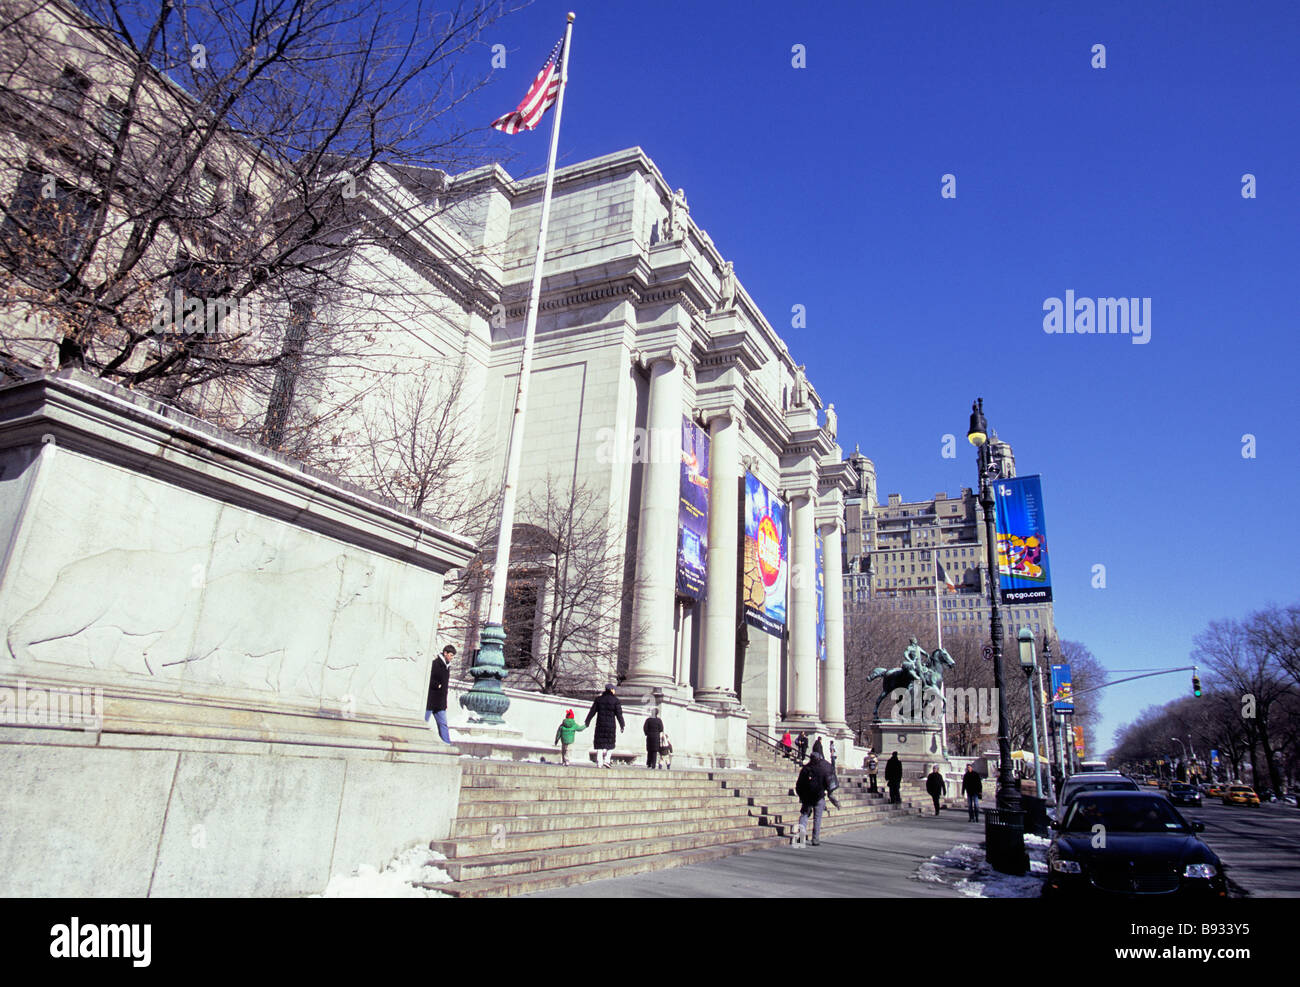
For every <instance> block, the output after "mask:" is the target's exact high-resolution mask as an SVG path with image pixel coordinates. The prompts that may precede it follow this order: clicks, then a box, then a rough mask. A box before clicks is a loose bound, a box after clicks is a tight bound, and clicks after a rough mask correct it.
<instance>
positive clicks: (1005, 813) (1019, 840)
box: [966, 398, 1027, 874]
mask: <svg viewBox="0 0 1300 987" xmlns="http://www.w3.org/2000/svg"><path fill="white" fill-rule="evenodd" d="M966 438H967V440H969V442H970V444H971V445H973V446H974V447H975V450H976V464H977V467H978V470H979V484H980V487H979V489H980V506H981V507H982V508H983V509H984V542H985V557H986V559H987V563H988V584H989V604H990V607H991V610H990V613H991V617H990V621H989V623H990V633H991V634H992V635H993V641H992V644H993V685H994V688H995V689H996V690H997V693H998V790H997V807H998V813H997V815H998V826H997V827H996V835H995V830H994V829H993V828H990V827H988V826H987V825H986V836H985V845H986V846H987V847H988V861H989V863H990V864H991V865H992V866H993V867H994V868H996V869H997V870H1000V871H1002V872H1003V873H1009V874H1023V873H1024V872H1025V870H1026V869H1027V865H1026V859H1025V833H1024V817H1023V816H1022V815H1021V808H1020V793H1019V792H1018V791H1017V790H1016V788H1015V785H1014V784H1013V782H1012V779H1011V741H1010V738H1009V737H1008V736H1007V691H1006V689H1005V687H1004V685H1003V679H1002V609H1001V607H1000V606H999V605H998V545H997V533H996V531H995V530H994V529H995V525H994V513H993V511H994V507H993V488H992V486H991V484H990V481H991V480H993V479H995V478H996V477H997V475H998V467H997V464H996V463H994V462H993V450H992V449H991V448H990V447H989V427H988V422H986V421H985V419H984V399H983V398H978V399H977V400H976V401H975V403H974V404H972V405H971V414H970V428H968V429H967V430H966ZM986 818H987V817H986ZM995 847H996V849H995Z"/></svg>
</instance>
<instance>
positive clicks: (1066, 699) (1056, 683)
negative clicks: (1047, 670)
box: [1052, 665, 1074, 713]
mask: <svg viewBox="0 0 1300 987" xmlns="http://www.w3.org/2000/svg"><path fill="white" fill-rule="evenodd" d="M1052 712H1053V713H1073V712H1074V685H1073V684H1072V683H1071V682H1070V666H1069V665H1053V666H1052Z"/></svg>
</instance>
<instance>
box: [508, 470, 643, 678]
mask: <svg viewBox="0 0 1300 987" xmlns="http://www.w3.org/2000/svg"><path fill="white" fill-rule="evenodd" d="M520 517H521V518H526V519H527V521H526V522H524V523H521V524H518V525H516V526H515V532H514V539H513V540H514V547H512V551H511V575H510V592H509V593H508V595H507V601H506V602H507V607H506V631H507V634H508V635H510V636H509V637H508V639H507V641H508V647H510V642H513V647H514V649H515V653H514V654H513V655H512V654H509V653H508V654H507V661H508V662H509V661H511V659H513V661H514V664H515V666H516V667H517V668H518V670H519V672H520V674H521V676H522V677H523V678H525V679H526V680H528V681H530V682H531V683H532V685H533V686H534V687H536V688H537V689H538V690H539V691H541V692H545V693H566V694H567V693H572V692H583V691H587V690H590V689H594V688H597V687H598V686H599V685H600V684H601V683H602V682H603V681H604V680H605V679H607V678H608V676H609V675H610V673H611V670H612V669H614V668H615V667H616V664H617V660H618V620H619V615H620V613H621V611H622V609H623V604H624V601H625V597H626V594H627V593H628V592H629V587H628V584H627V583H626V582H625V581H624V579H623V546H624V532H623V531H622V530H621V529H620V528H619V526H617V525H615V524H613V523H612V519H611V513H610V508H609V503H608V497H606V496H603V495H602V494H601V492H600V491H598V490H596V489H594V488H592V487H590V486H588V485H585V484H581V483H573V482H570V481H566V480H559V479H556V478H555V477H553V476H548V478H547V482H546V484H545V485H544V486H543V487H539V488H538V489H537V490H536V491H534V493H533V494H532V496H530V497H528V498H527V499H526V500H525V501H524V505H523V508H522V510H521V511H520Z"/></svg>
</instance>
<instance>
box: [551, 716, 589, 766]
mask: <svg viewBox="0 0 1300 987" xmlns="http://www.w3.org/2000/svg"><path fill="white" fill-rule="evenodd" d="M586 729H587V728H586V726H584V725H583V724H580V723H579V722H578V721H577V720H576V719H574V716H573V710H568V711H567V712H566V713H565V714H564V722H563V723H561V724H560V729H558V730H556V731H555V742H556V743H557V744H559V745H560V763H561V764H568V763H569V745H570V744H571V743H573V738H574V737H576V736H577V735H578V731H579V730H586Z"/></svg>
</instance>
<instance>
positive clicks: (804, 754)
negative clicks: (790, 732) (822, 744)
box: [795, 730, 808, 764]
mask: <svg viewBox="0 0 1300 987" xmlns="http://www.w3.org/2000/svg"><path fill="white" fill-rule="evenodd" d="M795 744H796V745H797V746H798V748H799V763H800V764H803V762H804V761H805V760H807V758H808V735H807V734H806V733H804V732H803V731H802V730H800V731H799V739H798V740H797V741H795Z"/></svg>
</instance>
